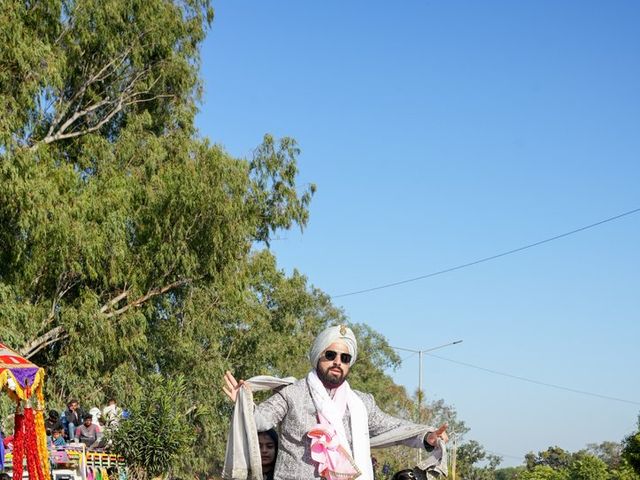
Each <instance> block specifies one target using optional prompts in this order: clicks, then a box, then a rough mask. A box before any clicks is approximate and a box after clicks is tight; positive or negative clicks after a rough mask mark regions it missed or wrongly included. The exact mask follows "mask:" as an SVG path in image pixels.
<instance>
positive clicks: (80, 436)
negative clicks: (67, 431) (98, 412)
mask: <svg viewBox="0 0 640 480" xmlns="http://www.w3.org/2000/svg"><path fill="white" fill-rule="evenodd" d="M82 420H83V422H82V425H80V426H79V427H78V428H76V429H75V434H76V440H77V441H79V442H81V443H84V444H85V445H86V446H87V448H88V447H90V446H91V445H93V444H94V443H95V442H97V440H98V426H97V425H96V424H94V423H93V417H92V416H91V415H85V416H84V417H83V418H82Z"/></svg>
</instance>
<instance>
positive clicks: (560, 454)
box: [525, 446, 571, 470]
mask: <svg viewBox="0 0 640 480" xmlns="http://www.w3.org/2000/svg"><path fill="white" fill-rule="evenodd" d="M525 460H526V464H527V469H529V470H532V469H534V467H536V466H538V465H544V466H548V467H551V468H553V469H556V470H561V469H564V468H567V467H568V466H569V464H570V463H571V453H569V452H567V451H566V450H563V449H562V448H560V447H557V446H555V447H549V448H548V449H547V450H545V451H544V452H538V454H537V455H535V454H533V453H528V454H527V455H526V456H525Z"/></svg>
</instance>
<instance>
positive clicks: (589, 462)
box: [568, 454, 608, 480]
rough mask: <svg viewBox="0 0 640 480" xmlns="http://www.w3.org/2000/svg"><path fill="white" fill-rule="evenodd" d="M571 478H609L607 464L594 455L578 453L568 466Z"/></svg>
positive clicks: (588, 479) (583, 479) (590, 479)
mask: <svg viewBox="0 0 640 480" xmlns="http://www.w3.org/2000/svg"><path fill="white" fill-rule="evenodd" d="M568 473H569V478H571V479H575V480H599V479H603V478H607V474H608V471H607V464H606V463H604V462H603V461H602V460H600V459H599V458H597V457H594V456H593V455H589V454H584V455H576V456H575V457H574V458H573V460H572V461H571V464H570V465H569V468H568Z"/></svg>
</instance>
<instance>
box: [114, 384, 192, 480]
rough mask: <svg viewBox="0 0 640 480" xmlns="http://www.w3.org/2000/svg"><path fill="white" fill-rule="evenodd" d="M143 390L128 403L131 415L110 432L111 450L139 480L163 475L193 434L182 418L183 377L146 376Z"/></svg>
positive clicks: (186, 409)
mask: <svg viewBox="0 0 640 480" xmlns="http://www.w3.org/2000/svg"><path fill="white" fill-rule="evenodd" d="M144 389H145V393H144V395H143V396H142V397H141V399H140V400H138V401H136V402H135V403H134V404H133V405H132V406H131V407H130V418H129V419H127V420H123V421H122V422H121V423H120V427H119V428H118V429H117V430H116V431H115V432H114V433H113V436H112V440H113V448H114V451H115V452H117V453H118V454H120V455H122V456H123V457H124V459H125V460H126V462H127V465H128V466H129V468H130V470H131V472H132V473H133V474H134V477H136V478H137V479H139V480H144V479H147V478H151V477H154V476H158V475H164V474H165V473H167V472H169V471H170V470H171V468H172V467H174V466H175V465H177V464H178V463H179V459H180V455H181V454H184V453H186V451H187V448H188V446H189V444H190V443H192V441H193V437H194V436H195V434H194V432H193V431H192V429H191V428H190V427H189V426H188V423H187V422H186V421H185V419H186V417H187V415H188V414H189V406H188V405H187V404H186V402H185V401H184V399H185V397H186V396H185V391H186V384H185V381H184V379H182V378H181V377H177V378H174V379H164V378H163V377H161V376H160V375H156V376H155V377H154V376H152V377H149V378H148V379H147V380H146V382H145V386H144Z"/></svg>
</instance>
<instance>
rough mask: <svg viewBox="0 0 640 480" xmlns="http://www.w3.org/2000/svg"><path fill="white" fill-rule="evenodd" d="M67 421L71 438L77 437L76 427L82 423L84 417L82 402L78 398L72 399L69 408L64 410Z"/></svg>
mask: <svg viewBox="0 0 640 480" xmlns="http://www.w3.org/2000/svg"><path fill="white" fill-rule="evenodd" d="M64 418H65V422H66V424H67V433H68V435H69V440H70V441H71V440H73V439H74V438H76V437H77V435H76V428H78V427H79V426H80V425H81V424H82V419H83V418H84V411H83V410H82V408H80V404H79V403H78V401H77V400H70V401H69V403H68V404H67V410H65V412H64Z"/></svg>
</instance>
